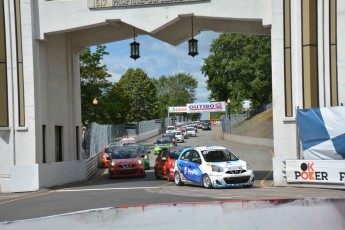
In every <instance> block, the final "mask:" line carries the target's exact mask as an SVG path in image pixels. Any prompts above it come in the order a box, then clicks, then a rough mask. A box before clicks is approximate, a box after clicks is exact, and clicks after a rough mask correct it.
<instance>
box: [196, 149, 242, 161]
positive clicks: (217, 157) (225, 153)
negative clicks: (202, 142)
mask: <svg viewBox="0 0 345 230" xmlns="http://www.w3.org/2000/svg"><path fill="white" fill-rule="evenodd" d="M202 155H203V157H204V159H205V161H206V162H222V161H237V160H238V157H237V156H236V155H235V154H233V153H232V152H230V151H229V150H227V149H212V150H205V151H202Z"/></svg>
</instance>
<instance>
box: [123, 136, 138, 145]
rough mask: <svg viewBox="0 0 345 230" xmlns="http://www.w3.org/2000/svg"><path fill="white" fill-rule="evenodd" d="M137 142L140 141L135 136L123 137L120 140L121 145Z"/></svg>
mask: <svg viewBox="0 0 345 230" xmlns="http://www.w3.org/2000/svg"><path fill="white" fill-rule="evenodd" d="M135 144H138V142H137V141H136V140H135V138H134V137H128V138H123V139H121V140H120V145H123V146H126V145H135Z"/></svg>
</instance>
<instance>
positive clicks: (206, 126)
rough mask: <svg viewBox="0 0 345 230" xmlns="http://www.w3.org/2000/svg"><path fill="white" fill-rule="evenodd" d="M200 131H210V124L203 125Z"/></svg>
mask: <svg viewBox="0 0 345 230" xmlns="http://www.w3.org/2000/svg"><path fill="white" fill-rule="evenodd" d="M202 130H211V123H204V125H203V126H202Z"/></svg>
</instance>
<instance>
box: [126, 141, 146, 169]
mask: <svg viewBox="0 0 345 230" xmlns="http://www.w3.org/2000/svg"><path fill="white" fill-rule="evenodd" d="M130 147H132V148H137V149H138V152H139V155H140V157H141V160H142V161H143V163H144V166H145V170H149V169H150V168H151V166H150V153H151V151H149V150H147V149H146V147H145V145H140V144H138V145H131V146H130Z"/></svg>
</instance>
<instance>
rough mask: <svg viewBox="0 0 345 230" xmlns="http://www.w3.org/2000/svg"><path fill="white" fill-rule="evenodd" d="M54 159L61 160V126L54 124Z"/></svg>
mask: <svg viewBox="0 0 345 230" xmlns="http://www.w3.org/2000/svg"><path fill="white" fill-rule="evenodd" d="M55 161H56V162H59V161H62V126H55Z"/></svg>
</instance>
